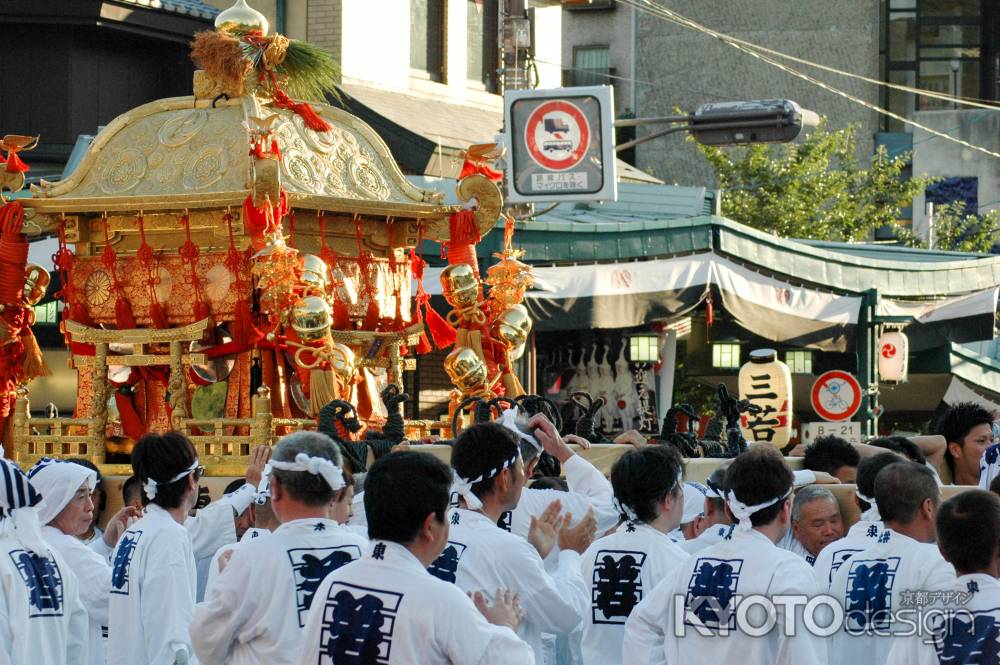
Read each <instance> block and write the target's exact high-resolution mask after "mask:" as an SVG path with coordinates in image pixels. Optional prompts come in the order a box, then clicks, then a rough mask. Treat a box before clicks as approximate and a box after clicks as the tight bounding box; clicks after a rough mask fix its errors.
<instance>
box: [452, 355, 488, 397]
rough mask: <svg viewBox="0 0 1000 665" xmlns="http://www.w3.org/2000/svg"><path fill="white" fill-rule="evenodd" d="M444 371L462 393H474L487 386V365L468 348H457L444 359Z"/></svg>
mask: <svg viewBox="0 0 1000 665" xmlns="http://www.w3.org/2000/svg"><path fill="white" fill-rule="evenodd" d="M444 371H445V372H447V373H448V378H450V379H451V382H452V383H453V384H455V387H456V388H458V389H459V390H461V391H462V392H466V393H467V392H472V391H474V390H476V389H478V388H481V387H483V386H485V385H486V377H487V369H486V363H484V362H483V359H482V358H480V357H479V356H477V355H476V352H475V351H473V350H472V349H470V348H469V347H467V346H458V347H455V350H454V351H452V352H451V353H449V354H448V357H446V358H445V359H444Z"/></svg>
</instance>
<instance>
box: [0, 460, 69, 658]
mask: <svg viewBox="0 0 1000 665" xmlns="http://www.w3.org/2000/svg"><path fill="white" fill-rule="evenodd" d="M41 500H42V497H41V495H40V494H39V493H38V491H37V490H36V489H35V487H34V486H33V485H32V484H31V482H30V481H29V480H28V477H27V476H25V475H24V472H22V471H21V469H19V468H18V467H17V465H15V464H14V463H13V462H11V461H10V460H6V459H0V664H2V665H29V664H30V665H85V664H86V663H87V612H86V610H85V609H84V607H83V603H82V602H80V592H79V582H78V581H77V578H76V575H74V574H73V571H71V570H70V568H69V566H68V565H67V564H66V561H65V559H63V558H62V556H61V555H60V554H59V552H58V551H57V550H56V549H55V548H54V547H51V546H50V545H49V544H48V543H46V542H45V541H44V540H43V539H42V534H41V525H40V524H39V522H38V513H37V508H36V507H37V506H38V504H39V503H40V502H41Z"/></svg>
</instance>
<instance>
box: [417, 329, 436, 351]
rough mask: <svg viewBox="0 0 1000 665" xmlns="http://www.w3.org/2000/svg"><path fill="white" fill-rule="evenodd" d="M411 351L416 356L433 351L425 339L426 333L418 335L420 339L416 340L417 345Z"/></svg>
mask: <svg viewBox="0 0 1000 665" xmlns="http://www.w3.org/2000/svg"><path fill="white" fill-rule="evenodd" d="M413 350H414V352H415V353H416V354H417V355H418V356H422V355H424V354H425V353H430V352H431V351H433V350H434V347H433V346H431V342H430V340H429V339H427V333H426V332H422V333H420V339H419V340H417V345H416V346H415V347H414V349H413Z"/></svg>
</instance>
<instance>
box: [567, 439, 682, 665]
mask: <svg viewBox="0 0 1000 665" xmlns="http://www.w3.org/2000/svg"><path fill="white" fill-rule="evenodd" d="M683 475H684V466H683V462H682V460H681V456H680V453H678V452H677V450H676V449H675V448H672V447H669V446H654V447H650V448H644V449H642V450H633V451H630V452H628V453H625V454H624V455H622V456H621V457H620V458H619V459H618V461H617V462H615V464H614V466H613V467H611V484H612V485H613V486H614V488H615V499H616V501H617V502H618V506H619V509H620V510H621V513H622V519H623V520H624V523H623V524H622V525H621V526H620V527H618V530H617V531H615V532H614V533H612V534H610V535H607V536H604V537H603V538H600V539H599V540H595V541H594V543H593V544H592V545H591V546H590V547H589V548H588V549H587V551H586V552H584V553H583V557H582V559H581V563H580V569H581V571H582V572H583V578H584V580H585V581H586V582H587V583H588V584H589V585H590V591H591V598H592V599H593V600H592V605H591V607H590V611H588V612H587V613H586V614H585V615H584V617H583V640H582V655H583V663H584V665H615V664H616V663H621V662H622V641H623V640H624V639H625V621H626V619H628V616H629V614H631V613H632V609H633V608H634V607H635V606H636V605H637V604H638V603H639V601H640V600H642V598H643V595H644V594H645V593H649V592H650V591H652V590H653V587H655V586H656V585H657V584H658V583H659V582H660V580H662V579H663V578H665V577H667V576H668V575H670V574H671V573H673V572H674V571H675V570H676V568H677V567H678V566H679V565H680V564H681V563H683V562H684V561H685V560H686V559H687V558H688V553H687V552H685V551H684V550H682V549H681V548H680V547H679V546H678V545H677V544H676V543H674V542H673V541H672V540H671V539H670V536H669V534H670V532H671V531H673V530H674V529H675V528H676V527H677V525H678V524H680V521H681V519H682V514H683V512H684V503H685V500H684V489H683V487H684V485H685V483H684V482H683ZM700 512H701V511H700V510H699V513H700Z"/></svg>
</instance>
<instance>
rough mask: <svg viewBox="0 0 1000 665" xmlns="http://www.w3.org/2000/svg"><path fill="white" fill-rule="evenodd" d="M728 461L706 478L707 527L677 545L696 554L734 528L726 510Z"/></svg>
mask: <svg viewBox="0 0 1000 665" xmlns="http://www.w3.org/2000/svg"><path fill="white" fill-rule="evenodd" d="M727 468H729V464H728V463H724V464H721V465H719V466H718V467H716V469H715V470H714V471H713V472H712V474H711V475H710V476H709V477H708V478H707V479H706V480H705V505H704V507H703V508H702V513H703V514H704V516H705V517H704V523H705V528H704V529H703V530H702V532H701V533H700V534H698V536H697V537H695V538H692V539H691V540H683V541H681V542H679V543H677V546H678V547H680V548H681V549H682V550H684V551H685V552H687V553H688V554H694V553H695V552H700V551H701V550H703V549H705V548H706V547H709V546H710V545H714V544H715V543H717V542H719V541H721V540H722V539H724V538H725V537H726V536H728V535H729V533H730V532H731V531H732V530H733V521H732V519H731V518H730V516H729V513H728V512H726V499H725V496H726V491H725V486H726V469H727Z"/></svg>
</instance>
